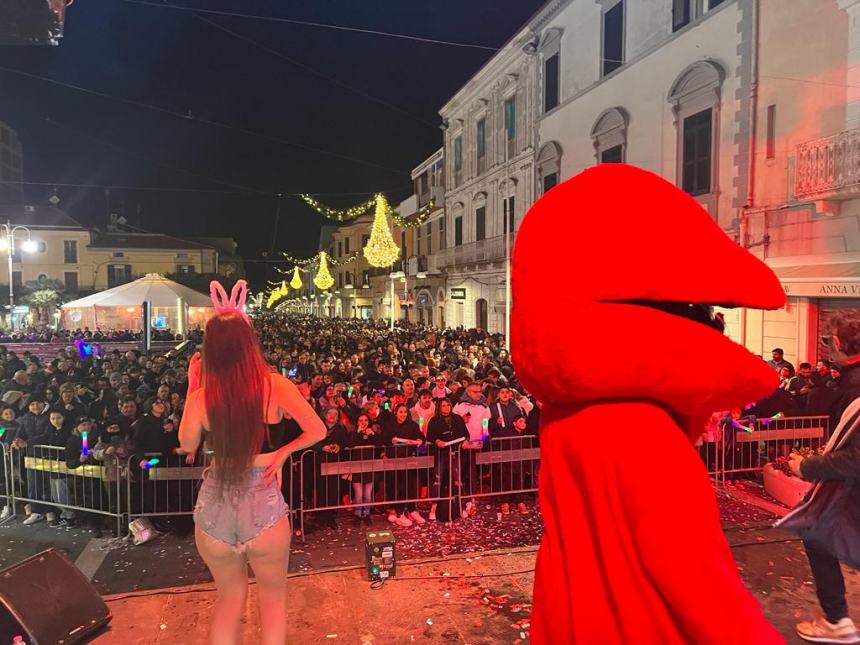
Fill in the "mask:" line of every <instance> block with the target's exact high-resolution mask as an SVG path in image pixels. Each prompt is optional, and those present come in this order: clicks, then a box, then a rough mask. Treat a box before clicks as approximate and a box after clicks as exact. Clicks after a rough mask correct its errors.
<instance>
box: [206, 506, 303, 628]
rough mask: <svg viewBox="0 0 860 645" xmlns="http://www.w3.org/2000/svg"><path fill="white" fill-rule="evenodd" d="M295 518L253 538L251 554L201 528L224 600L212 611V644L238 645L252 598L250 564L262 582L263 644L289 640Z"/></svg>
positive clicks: (259, 588)
mask: <svg viewBox="0 0 860 645" xmlns="http://www.w3.org/2000/svg"><path fill="white" fill-rule="evenodd" d="M291 535H292V533H291V529H290V519H289V516H284V517H283V518H281V519H280V520H279V521H278V522H277V523H276V524H274V525H273V526H272V527H270V528H268V529H266V530H265V531H263V532H262V533H261V534H260V535H259V536H257V537H256V538H255V539H254V540H252V541H251V542H250V543H249V544H248V545H247V548H246V550H245V553H237V552H235V551H234V550H233V549H232V547H230V546H229V545H227V544H224V543H223V542H219V541H218V540H215V539H213V538H211V537H209V536H208V535H206V534H205V533H202V532H201V531H200V530H197V531H196V532H195V540H196V542H197V549H198V551H199V552H200V556H201V557H202V558H203V561H204V562H205V563H206V566H207V567H209V571H211V572H212V577H213V578H214V579H215V586H216V587H217V589H218V597H217V600H216V601H215V607H214V609H213V613H212V626H211V631H210V636H209V641H210V643H212V645H238V643H240V642H241V632H240V627H241V620H242V614H243V613H244V611H245V602H246V600H247V597H248V562H249V561H250V563H251V567H252V568H253V570H254V577H255V579H256V581H257V595H258V599H259V605H260V625H261V627H262V637H261V640H260V641H259V642H260V645H284V643H286V641H287V565H288V563H289V558H290V538H291Z"/></svg>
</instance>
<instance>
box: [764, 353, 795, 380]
mask: <svg viewBox="0 0 860 645" xmlns="http://www.w3.org/2000/svg"><path fill="white" fill-rule="evenodd" d="M770 354H771V360H769V361H768V362H767V364H768V365H770V366H771V367H772V368H773V369H775V370H776V371H777V372H778V371H779V370H781V369H782V368H783V367H787V368H788V369H790V370H791V373H792V374H794V365H792V364H791V363H789V362H788V361H787V360H785V352H784V351H782V347H774V348H773V349H772V350H771V352H770Z"/></svg>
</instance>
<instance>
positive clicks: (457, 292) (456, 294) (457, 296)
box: [451, 288, 466, 300]
mask: <svg viewBox="0 0 860 645" xmlns="http://www.w3.org/2000/svg"><path fill="white" fill-rule="evenodd" d="M465 299H466V289H465V288H459V289H457V288H452V289H451V300H465Z"/></svg>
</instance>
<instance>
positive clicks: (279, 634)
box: [247, 515, 293, 645]
mask: <svg viewBox="0 0 860 645" xmlns="http://www.w3.org/2000/svg"><path fill="white" fill-rule="evenodd" d="M292 534H293V532H292V529H291V528H290V517H289V515H285V516H284V517H282V518H281V519H280V520H279V521H278V522H277V523H276V524H275V525H274V526H272V527H271V528H268V529H266V530H265V531H263V532H262V533H261V534H260V535H259V536H258V537H257V538H255V539H254V541H253V542H251V544H249V545H248V549H247V554H248V560H250V562H251V568H252V569H253V570H254V578H255V579H256V580H257V600H258V603H259V605H260V624H261V625H262V627H263V634H262V639H261V640H260V645H284V643H286V642H287V567H288V565H289V562H290V539H291V538H292Z"/></svg>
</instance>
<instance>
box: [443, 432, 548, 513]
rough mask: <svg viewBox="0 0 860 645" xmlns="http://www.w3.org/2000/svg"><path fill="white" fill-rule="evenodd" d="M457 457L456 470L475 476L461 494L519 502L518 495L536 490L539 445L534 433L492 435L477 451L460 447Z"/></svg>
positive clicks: (520, 496)
mask: <svg viewBox="0 0 860 645" xmlns="http://www.w3.org/2000/svg"><path fill="white" fill-rule="evenodd" d="M460 460H461V466H460V472H461V473H467V472H471V474H473V475H475V477H474V478H473V479H471V480H470V482H469V483H470V484H471V486H467V487H465V488H464V490H463V496H466V497H471V498H479V497H499V496H501V497H502V498H503V499H505V500H507V501H522V495H525V494H527V493H536V492H537V490H538V488H537V482H538V471H539V469H540V448H539V447H538V445H537V437H535V436H532V435H526V436H523V437H495V438H493V439H490V440H489V441H487V442H486V443H485V444H484V448H483V450H481V451H475V450H461V451H460ZM470 469H471V471H470Z"/></svg>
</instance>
